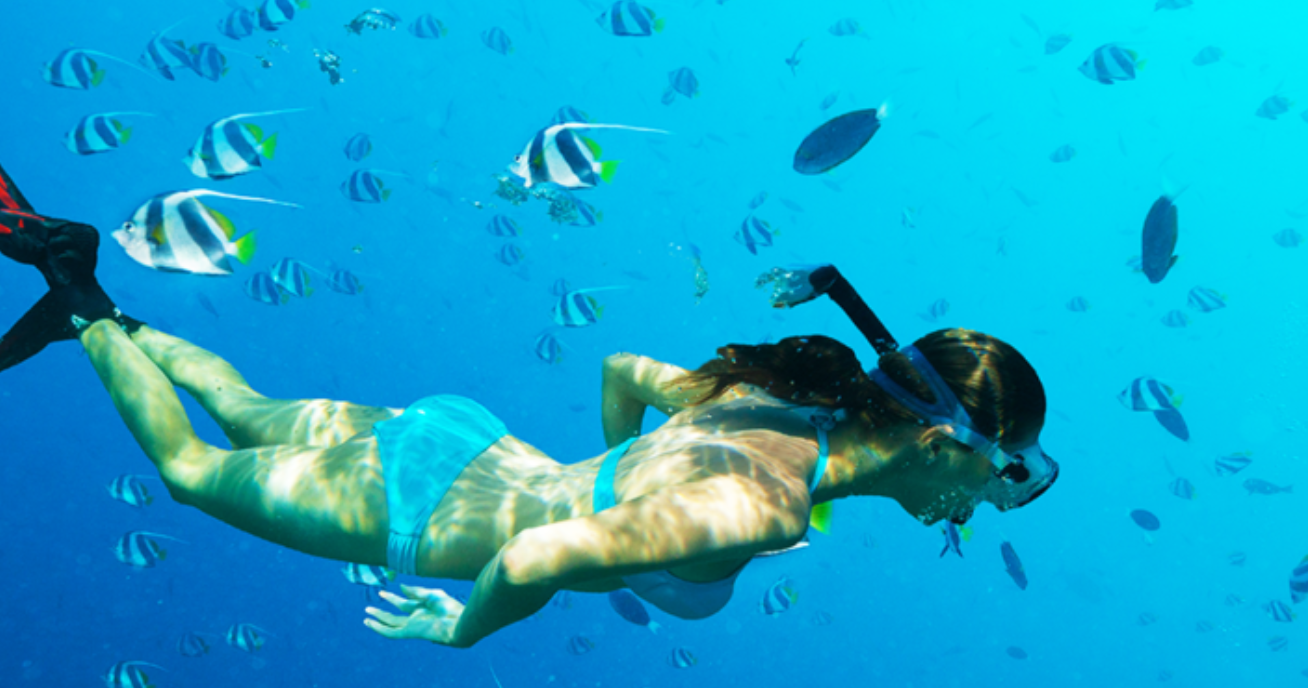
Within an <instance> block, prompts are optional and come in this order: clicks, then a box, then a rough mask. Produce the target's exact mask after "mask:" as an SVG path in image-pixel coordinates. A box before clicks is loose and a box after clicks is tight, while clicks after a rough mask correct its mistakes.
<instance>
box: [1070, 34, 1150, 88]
mask: <svg viewBox="0 0 1308 688" xmlns="http://www.w3.org/2000/svg"><path fill="white" fill-rule="evenodd" d="M1142 68H1144V62H1143V61H1141V60H1140V56H1139V55H1136V53H1135V51H1134V50H1127V49H1125V48H1123V47H1121V46H1119V45H1117V44H1116V43H1105V44H1104V45H1101V46H1099V47H1098V48H1095V49H1094V52H1091V53H1090V57H1087V58H1085V62H1082V63H1081V66H1080V67H1078V68H1077V71H1079V72H1081V73H1082V74H1084V75H1085V76H1086V78H1087V79H1092V80H1094V81H1098V82H1099V83H1101V84H1105V85H1107V86H1112V85H1113V82H1114V81H1132V80H1134V79H1135V73H1136V70H1139V69H1142Z"/></svg>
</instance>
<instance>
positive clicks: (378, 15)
mask: <svg viewBox="0 0 1308 688" xmlns="http://www.w3.org/2000/svg"><path fill="white" fill-rule="evenodd" d="M399 23H400V16H399V15H398V14H395V13H394V12H390V11H387V10H383V9H377V8H373V9H370V10H364V11H363V12H361V13H359V15H358V16H356V17H355V18H354V19H351V20H350V23H349V24H346V25H345V33H352V34H354V35H356V36H362V35H363V30H364V29H371V30H373V31H378V30H380V29H386V30H388V31H394V30H395V27H396V26H397V25H398V24H399Z"/></svg>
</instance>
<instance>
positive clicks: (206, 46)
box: [191, 43, 227, 81]
mask: <svg viewBox="0 0 1308 688" xmlns="http://www.w3.org/2000/svg"><path fill="white" fill-rule="evenodd" d="M191 52H192V53H193V57H192V58H191V68H192V69H194V70H195V73H196V74H199V75H200V76H202V77H204V78H205V79H208V80H209V81H218V80H219V79H221V78H223V77H224V76H227V56H226V55H224V54H223V51H222V49H221V48H219V47H218V46H217V45H216V44H214V43H197V44H196V45H193V46H191Z"/></svg>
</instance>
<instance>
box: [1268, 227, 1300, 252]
mask: <svg viewBox="0 0 1308 688" xmlns="http://www.w3.org/2000/svg"><path fill="white" fill-rule="evenodd" d="M1272 241H1273V242H1274V243H1275V244H1276V245H1277V246H1280V247H1281V248H1299V245H1300V244H1302V243H1303V235H1302V234H1300V233H1299V230H1297V229H1295V228H1294V227H1286V228H1285V229H1282V230H1280V231H1278V232H1277V233H1275V234H1273V235H1272Z"/></svg>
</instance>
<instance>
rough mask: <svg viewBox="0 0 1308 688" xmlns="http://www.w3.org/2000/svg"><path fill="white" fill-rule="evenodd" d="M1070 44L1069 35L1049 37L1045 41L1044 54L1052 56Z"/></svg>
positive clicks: (1070, 38) (1060, 34)
mask: <svg viewBox="0 0 1308 688" xmlns="http://www.w3.org/2000/svg"><path fill="white" fill-rule="evenodd" d="M1071 42H1072V35H1071V34H1066V33H1056V34H1054V35H1052V36H1050V37H1049V38H1047V39H1045V54H1046V55H1053V54H1055V53H1057V52H1059V51H1061V50H1062V49H1063V48H1066V47H1067V44H1068V43H1071Z"/></svg>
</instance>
